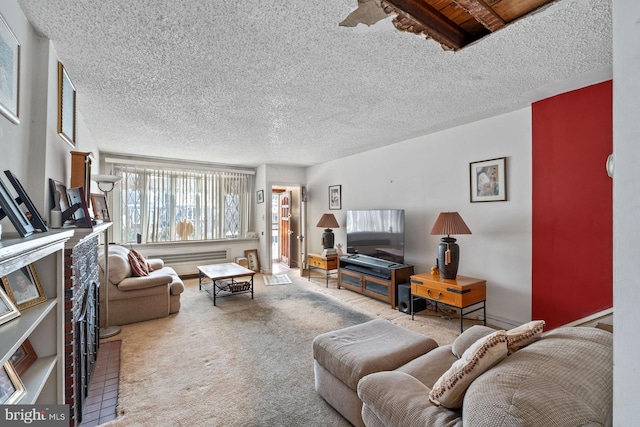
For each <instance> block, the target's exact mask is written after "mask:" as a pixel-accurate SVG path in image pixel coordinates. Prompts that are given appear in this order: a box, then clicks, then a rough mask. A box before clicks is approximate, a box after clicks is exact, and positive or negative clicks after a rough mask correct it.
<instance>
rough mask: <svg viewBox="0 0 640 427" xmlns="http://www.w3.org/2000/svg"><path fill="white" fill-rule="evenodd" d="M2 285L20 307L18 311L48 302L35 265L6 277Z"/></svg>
mask: <svg viewBox="0 0 640 427" xmlns="http://www.w3.org/2000/svg"><path fill="white" fill-rule="evenodd" d="M2 285H3V286H4V290H5V291H7V295H9V298H11V301H13V303H14V304H15V305H16V306H18V310H24V309H25V308H29V307H31V306H34V305H36V304H40V303H41V302H43V301H46V300H47V295H45V293H44V289H42V284H41V283H40V279H39V278H38V274H37V273H36V268H35V267H34V265H33V264H29V265H27V266H25V267H22V268H21V269H19V270H16V271H12V272H11V273H9V274H7V275H6V276H4V277H3V278H2Z"/></svg>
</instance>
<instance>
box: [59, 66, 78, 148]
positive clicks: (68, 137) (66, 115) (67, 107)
mask: <svg viewBox="0 0 640 427" xmlns="http://www.w3.org/2000/svg"><path fill="white" fill-rule="evenodd" d="M58 134H59V135H60V136H61V137H62V139H64V140H65V141H67V142H68V143H69V144H70V145H71V146H72V147H74V148H75V146H76V87H75V86H74V85H73V83H71V79H70V78H69V75H68V74H67V70H65V68H64V65H62V62H58Z"/></svg>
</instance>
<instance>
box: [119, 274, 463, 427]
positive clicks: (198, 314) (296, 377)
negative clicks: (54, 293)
mask: <svg viewBox="0 0 640 427" xmlns="http://www.w3.org/2000/svg"><path fill="white" fill-rule="evenodd" d="M288 276H289V277H290V278H291V279H292V282H293V283H292V284H290V285H288V286H265V285H264V282H263V279H262V276H261V275H256V276H255V299H253V300H251V298H250V294H244V295H236V296H233V297H229V298H220V299H218V300H217V306H216V307H214V306H213V303H212V301H211V299H210V298H209V296H208V295H207V294H206V293H205V292H204V291H198V285H197V280H187V281H186V282H185V284H186V290H185V292H184V293H183V295H182V299H181V301H182V308H181V310H180V312H179V313H177V314H174V315H171V316H169V317H167V318H164V319H158V320H153V321H148V322H142V323H137V324H132V325H124V326H123V327H122V332H121V333H120V334H119V335H117V336H115V337H113V338H111V339H112V340H122V345H121V351H122V353H121V367H120V387H119V395H118V406H117V412H118V418H117V419H116V420H115V421H113V422H111V423H108V424H107V425H108V426H127V427H129V426H159V425H163V426H164V425H167V426H289V427H294V426H300V427H302V426H304V427H314V426H318V427H320V426H348V425H349V424H348V423H347V422H346V421H345V420H344V419H343V418H342V417H341V416H340V415H339V414H338V413H337V412H335V411H334V410H333V409H332V408H331V407H330V406H329V405H328V404H327V403H326V402H325V401H324V400H323V399H322V398H321V397H319V396H318V395H317V394H316V392H315V390H314V378H313V358H312V350H311V342H312V340H313V338H314V337H315V336H316V335H318V334H320V333H323V332H326V331H330V330H334V329H338V328H342V327H345V326H349V325H354V324H357V323H362V322H365V321H367V320H370V319H372V318H375V317H382V318H386V319H389V320H391V321H392V322H394V323H397V324H399V325H402V326H405V327H407V328H409V329H412V330H415V331H418V332H421V333H424V334H426V335H429V336H431V337H433V338H434V339H435V340H436V341H438V342H439V343H440V344H445V343H450V342H451V341H453V339H455V337H456V336H458V334H459V330H458V327H459V326H458V322H457V321H456V320H453V321H448V320H444V319H442V318H441V317H439V316H430V315H429V313H427V312H422V313H420V314H419V315H417V316H416V320H415V321H412V320H411V316H409V315H406V314H404V313H401V312H399V311H398V310H392V309H391V307H390V305H389V304H385V303H383V302H380V301H377V300H374V299H371V298H368V297H364V296H362V295H359V294H356V293H354V292H351V291H348V290H344V289H341V290H338V289H336V280H335V279H333V280H330V283H329V288H325V281H324V278H321V279H315V278H312V279H311V281H308V280H307V279H306V278H301V277H300V275H299V273H298V272H297V271H291V272H289V273H288ZM431 314H433V313H431Z"/></svg>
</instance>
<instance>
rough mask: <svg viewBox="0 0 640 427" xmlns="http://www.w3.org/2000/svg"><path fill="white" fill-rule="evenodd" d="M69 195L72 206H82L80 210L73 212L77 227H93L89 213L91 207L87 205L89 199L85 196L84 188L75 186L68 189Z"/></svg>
mask: <svg viewBox="0 0 640 427" xmlns="http://www.w3.org/2000/svg"><path fill="white" fill-rule="evenodd" d="M67 195H68V196H69V203H70V204H71V206H73V205H75V204H78V206H80V207H79V208H78V210H76V211H75V213H74V214H73V219H74V221H75V225H76V226H77V227H84V228H91V227H93V223H92V222H91V215H90V214H89V207H88V206H87V199H86V198H85V197H84V188H82V187H74V188H69V189H68V190H67Z"/></svg>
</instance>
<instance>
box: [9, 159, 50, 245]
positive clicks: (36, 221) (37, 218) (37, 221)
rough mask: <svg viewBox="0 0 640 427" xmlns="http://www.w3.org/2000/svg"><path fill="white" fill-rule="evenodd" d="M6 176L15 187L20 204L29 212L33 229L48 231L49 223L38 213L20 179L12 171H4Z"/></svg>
mask: <svg viewBox="0 0 640 427" xmlns="http://www.w3.org/2000/svg"><path fill="white" fill-rule="evenodd" d="M4 174H5V175H6V176H7V178H9V182H10V183H11V185H13V189H14V190H16V193H18V198H19V200H20V203H22V204H23V205H24V207H25V208H26V209H27V212H28V213H29V215H30V218H29V220H30V221H31V224H32V225H33V227H34V228H35V229H38V230H40V231H43V232H44V231H48V230H49V229H48V228H47V223H46V222H45V221H44V218H42V215H40V212H38V209H37V208H36V205H34V204H33V202H32V201H31V198H30V197H29V195H28V194H27V192H26V190H25V189H24V187H23V186H22V184H20V181H18V177H17V176H15V175H14V174H13V172H11V171H10V170H6V171H4Z"/></svg>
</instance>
